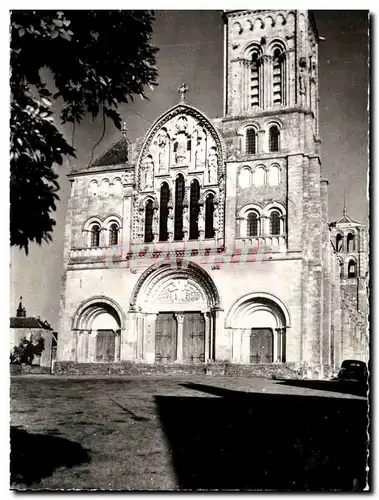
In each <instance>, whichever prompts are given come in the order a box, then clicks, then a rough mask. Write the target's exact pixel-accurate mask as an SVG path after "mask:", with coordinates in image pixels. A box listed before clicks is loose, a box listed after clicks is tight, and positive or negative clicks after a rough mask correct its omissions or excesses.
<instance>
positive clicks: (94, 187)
mask: <svg viewBox="0 0 379 500" xmlns="http://www.w3.org/2000/svg"><path fill="white" fill-rule="evenodd" d="M98 188H99V186H98V184H97V182H96V181H91V182H90V185H89V189H88V192H89V195H90V196H97V192H98Z"/></svg>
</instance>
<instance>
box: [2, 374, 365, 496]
mask: <svg viewBox="0 0 379 500" xmlns="http://www.w3.org/2000/svg"><path fill="white" fill-rule="evenodd" d="M10 392H11V487H12V488H13V489H65V490H67V489H74V490H75V489H106V490H134V491H136V490H274V491H275V490H276V491H288V490H290V491H332V490H342V491H352V490H355V491H362V490H363V489H364V487H365V485H366V474H367V473H366V470H365V469H366V463H367V424H368V406H367V399H366V398H365V397H364V395H363V394H362V393H360V392H359V391H357V390H356V388H355V387H354V386H346V387H345V386H343V387H341V386H340V385H339V384H338V383H337V382H333V381H330V382H321V381H300V380H265V379H258V378H255V379H253V378H242V377H240V378H231V377H230V378H228V377H210V376H185V377H184V376H181V377H175V378H174V377H166V378H163V377H160V378H153V377H124V378H121V377H118V378H113V377H108V378H104V379H98V378H95V377H67V378H66V377H65V378H64V377H53V376H19V377H12V380H11V387H10Z"/></svg>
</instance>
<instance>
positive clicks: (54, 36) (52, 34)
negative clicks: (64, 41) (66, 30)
mask: <svg viewBox="0 0 379 500" xmlns="http://www.w3.org/2000/svg"><path fill="white" fill-rule="evenodd" d="M57 36H58V31H55V30H54V31H53V32H52V33H51V38H57Z"/></svg>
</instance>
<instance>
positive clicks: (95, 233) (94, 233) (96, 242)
mask: <svg viewBox="0 0 379 500" xmlns="http://www.w3.org/2000/svg"><path fill="white" fill-rule="evenodd" d="M98 246H100V226H99V224H93V225H92V226H91V247H98Z"/></svg>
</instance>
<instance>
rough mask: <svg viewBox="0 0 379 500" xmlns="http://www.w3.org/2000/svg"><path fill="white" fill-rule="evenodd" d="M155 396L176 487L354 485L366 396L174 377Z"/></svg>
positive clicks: (360, 483)
mask: <svg viewBox="0 0 379 500" xmlns="http://www.w3.org/2000/svg"><path fill="white" fill-rule="evenodd" d="M182 385H183V386H185V387H186V388H190V389H194V390H196V391H202V392H205V393H208V394H212V395H214V396H220V397H219V398H212V397H211V398H209V397H168V396H156V404H157V408H158V412H159V415H160V419H161V422H162V424H163V428H164V430H165V433H166V436H167V439H168V442H169V445H170V449H171V450H172V460H173V466H174V468H175V471H176V474H177V477H178V481H179V484H178V486H179V488H180V489H187V490H199V489H205V490H215V489H218V490H275V491H333V490H337V491H341V490H342V491H354V490H355V491H361V490H362V489H363V488H364V486H365V484H366V476H365V466H366V444H367V441H366V426H367V402H366V401H365V400H358V399H344V398H329V397H315V396H295V395H282V394H280V395H279V394H261V393H245V392H239V391H232V390H227V389H221V388H216V387H212V386H207V385H201V384H189V383H187V384H182Z"/></svg>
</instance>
